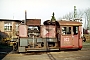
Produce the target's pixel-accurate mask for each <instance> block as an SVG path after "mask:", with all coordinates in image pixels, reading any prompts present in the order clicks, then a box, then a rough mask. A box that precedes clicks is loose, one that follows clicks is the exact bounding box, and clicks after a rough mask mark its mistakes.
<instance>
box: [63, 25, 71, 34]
mask: <svg viewBox="0 0 90 60" xmlns="http://www.w3.org/2000/svg"><path fill="white" fill-rule="evenodd" d="M62 34H63V35H67V34H71V27H62Z"/></svg>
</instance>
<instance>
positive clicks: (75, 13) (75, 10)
mask: <svg viewBox="0 0 90 60" xmlns="http://www.w3.org/2000/svg"><path fill="white" fill-rule="evenodd" d="M75 18H77V9H76V6H74V19H75Z"/></svg>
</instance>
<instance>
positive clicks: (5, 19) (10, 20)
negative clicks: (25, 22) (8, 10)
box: [0, 19, 22, 22]
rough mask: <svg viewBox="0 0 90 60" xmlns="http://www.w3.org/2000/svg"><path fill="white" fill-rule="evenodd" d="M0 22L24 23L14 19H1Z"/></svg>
mask: <svg viewBox="0 0 90 60" xmlns="http://www.w3.org/2000/svg"><path fill="white" fill-rule="evenodd" d="M0 21H15V22H22V21H21V20H13V19H0Z"/></svg>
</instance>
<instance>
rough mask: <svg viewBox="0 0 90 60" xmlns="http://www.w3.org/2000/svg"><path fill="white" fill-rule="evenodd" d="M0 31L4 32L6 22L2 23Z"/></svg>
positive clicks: (0, 22) (0, 23)
mask: <svg viewBox="0 0 90 60" xmlns="http://www.w3.org/2000/svg"><path fill="white" fill-rule="evenodd" d="M0 31H1V32H4V21H0Z"/></svg>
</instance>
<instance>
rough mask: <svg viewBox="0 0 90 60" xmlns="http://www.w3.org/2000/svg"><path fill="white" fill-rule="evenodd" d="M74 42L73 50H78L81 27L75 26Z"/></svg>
mask: <svg viewBox="0 0 90 60" xmlns="http://www.w3.org/2000/svg"><path fill="white" fill-rule="evenodd" d="M72 40H73V48H78V47H79V26H73V34H72Z"/></svg>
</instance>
